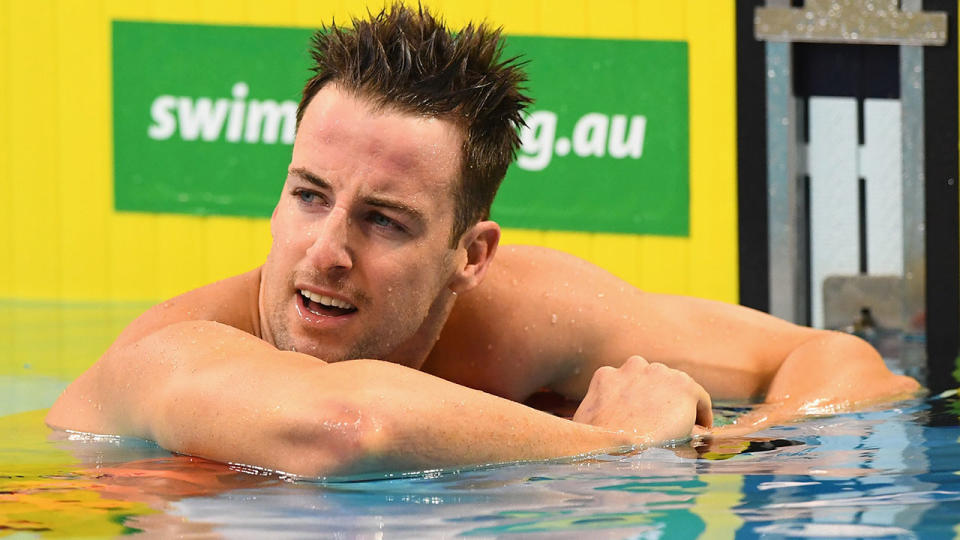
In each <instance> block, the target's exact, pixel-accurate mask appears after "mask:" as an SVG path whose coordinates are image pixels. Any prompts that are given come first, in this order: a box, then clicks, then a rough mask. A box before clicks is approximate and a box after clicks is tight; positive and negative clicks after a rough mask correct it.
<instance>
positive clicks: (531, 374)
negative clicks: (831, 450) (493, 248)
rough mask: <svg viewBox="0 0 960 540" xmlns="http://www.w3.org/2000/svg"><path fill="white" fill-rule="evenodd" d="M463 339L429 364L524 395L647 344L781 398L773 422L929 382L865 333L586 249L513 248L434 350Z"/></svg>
mask: <svg viewBox="0 0 960 540" xmlns="http://www.w3.org/2000/svg"><path fill="white" fill-rule="evenodd" d="M468 329H470V330H468ZM454 350H456V351H460V352H461V353H463V354H465V355H467V356H465V357H462V361H461V362H458V363H444V362H432V361H428V363H427V365H426V366H425V369H428V370H431V371H432V372H434V373H437V374H438V375H440V376H443V377H445V378H449V379H451V380H455V381H462V382H464V384H474V385H476V386H478V387H480V388H484V389H486V390H488V391H491V392H495V393H497V394H500V395H505V396H509V397H511V398H513V399H524V398H525V397H526V396H528V395H530V393H532V392H534V391H536V390H537V389H538V388H541V387H548V388H551V389H553V390H555V391H557V392H559V393H561V394H563V395H564V396H566V397H568V398H570V399H580V398H581V397H582V396H583V395H584V392H586V390H587V388H588V385H589V383H590V380H591V377H592V376H593V374H594V372H595V370H596V369H597V368H598V367H600V366H605V365H606V366H617V365H620V364H621V363H622V362H623V361H624V360H625V359H626V358H628V357H630V356H631V355H640V356H643V357H644V358H646V359H647V360H649V361H651V362H661V363H664V364H666V365H667V366H670V367H673V368H676V369H680V370H682V371H684V372H686V373H688V374H689V375H691V376H692V377H693V378H694V379H695V380H696V381H697V382H699V383H700V384H702V385H703V386H704V388H706V389H707V391H708V392H710V393H711V396H712V397H713V398H714V399H740V400H743V399H758V398H763V399H765V401H766V402H767V403H769V404H771V405H772V404H776V407H767V408H766V409H765V411H766V412H767V413H769V414H767V415H766V416H763V415H760V416H758V417H757V418H754V419H755V420H760V419H762V420H763V421H764V424H768V423H772V422H777V421H784V420H787V419H790V418H793V417H796V416H797V415H799V414H803V413H804V412H805V411H808V410H810V408H811V404H816V406H817V407H825V406H830V405H843V404H850V403H857V402H864V401H869V400H877V399H883V398H888V397H894V396H896V395H898V394H899V395H902V394H904V393H905V392H910V391H914V390H915V389H916V388H917V385H916V382H915V381H913V380H912V379H909V378H906V377H900V376H896V375H893V374H892V373H890V371H889V370H887V369H886V367H885V365H884V363H883V360H882V359H881V358H880V357H879V355H878V354H877V353H876V351H875V350H874V349H873V348H872V347H870V346H869V345H867V344H866V343H865V342H863V341H861V340H859V339H858V338H855V337H853V336H849V335H845V334H838V333H833V332H826V331H822V330H814V329H810V328H805V327H800V326H797V325H794V324H791V323H788V322H785V321H782V320H780V319H777V318H774V317H771V316H769V315H767V314H764V313H761V312H758V311H755V310H751V309H748V308H744V307H741V306H734V305H729V304H724V303H722V302H715V301H709V300H702V299H696V298H688V297H680V296H671V295H663V294H653V293H645V292H642V291H640V290H638V289H636V288H634V287H632V286H631V285H629V284H627V283H626V282H623V281H622V280H620V279H618V278H616V277H615V276H613V275H611V274H609V273H607V272H606V271H604V270H602V269H600V268H598V267H596V266H594V265H592V264H590V263H587V262H585V261H583V260H580V259H577V258H575V257H572V256H570V255H566V254H563V253H560V252H557V251H553V250H548V249H545V248H534V247H526V246H516V247H514V246H510V247H503V248H501V249H500V252H499V253H498V255H497V260H496V261H495V264H494V265H492V266H491V269H490V271H489V274H488V276H487V279H486V281H485V282H484V283H483V284H482V285H480V287H478V288H477V289H476V290H475V291H471V292H470V293H468V294H466V295H464V297H463V298H461V299H460V301H458V304H457V306H456V308H455V309H454V312H453V313H452V314H451V320H450V322H449V323H448V326H447V330H446V331H445V333H444V335H443V336H441V340H440V342H439V343H438V346H437V348H436V349H435V350H434V354H435V355H436V357H437V358H441V357H447V356H449V354H450V353H451V352H452V351H454ZM470 351H483V353H482V354H473V355H472V356H471V355H470ZM484 354H486V355H489V357H490V358H489V360H486V361H485V360H484V359H483V355H484ZM759 425H760V424H757V427H759Z"/></svg>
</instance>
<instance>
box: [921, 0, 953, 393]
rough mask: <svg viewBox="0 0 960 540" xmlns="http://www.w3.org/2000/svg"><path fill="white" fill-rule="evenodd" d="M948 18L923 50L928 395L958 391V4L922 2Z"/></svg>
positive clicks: (937, 0) (950, 0)
mask: <svg viewBox="0 0 960 540" xmlns="http://www.w3.org/2000/svg"><path fill="white" fill-rule="evenodd" d="M923 9H924V11H945V12H947V44H946V46H943V47H924V49H923V90H924V98H923V108H924V119H923V120H924V146H925V147H926V148H925V152H924V153H925V154H926V156H925V176H926V179H925V180H926V187H925V197H924V200H925V204H926V228H925V231H926V256H927V261H926V268H927V279H926V281H927V292H926V302H927V358H928V360H927V368H928V381H927V384H928V386H929V387H930V390H932V391H934V392H940V391H942V390H945V389H947V388H956V387H957V380H956V379H955V378H954V377H953V375H952V374H953V371H954V370H955V369H956V368H957V366H956V358H957V355H958V336H957V334H958V332H960V225H958V221H957V215H958V204H960V200H958V198H957V181H958V178H957V174H958V156H957V152H958V150H957V142H958V140H957V131H958V118H957V116H958V103H957V100H958V96H957V2H956V0H924V2H923Z"/></svg>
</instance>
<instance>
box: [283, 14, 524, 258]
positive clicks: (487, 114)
mask: <svg viewBox="0 0 960 540" xmlns="http://www.w3.org/2000/svg"><path fill="white" fill-rule="evenodd" d="M502 52H503V40H502V39H501V29H500V28H495V29H492V28H490V27H488V26H487V25H486V24H484V23H480V24H473V23H470V24H468V25H467V26H466V27H464V28H462V29H461V30H459V31H457V32H453V31H451V30H450V29H448V28H447V27H446V26H445V25H444V22H443V21H442V20H441V19H438V18H437V17H435V16H433V15H432V14H431V13H430V12H429V11H428V10H427V9H426V8H424V7H422V6H419V7H418V8H417V9H412V8H408V7H406V6H404V5H403V4H401V3H394V4H393V5H391V6H389V7H388V8H384V9H383V10H382V11H380V13H378V14H376V15H373V14H372V13H371V14H369V18H367V19H357V18H354V19H353V20H352V27H347V28H340V27H338V26H337V25H336V22H335V21H331V23H330V26H329V27H323V28H321V29H320V30H318V31H317V32H316V33H315V34H314V35H313V40H312V47H311V54H312V56H313V60H314V62H315V65H314V67H313V68H312V69H313V72H314V75H313V77H312V78H311V79H310V80H309V81H308V82H307V85H306V87H305V88H304V89H303V99H301V101H300V106H299V108H298V109H297V124H298V125H299V123H300V120H301V119H302V118H303V113H304V110H305V109H306V107H307V105H308V104H309V103H310V100H311V99H312V98H313V96H314V95H316V93H317V92H318V91H319V90H320V89H321V88H323V87H324V85H326V84H327V83H330V82H334V83H336V84H337V85H339V86H340V87H342V88H344V89H346V90H350V91H353V92H356V93H357V95H359V96H362V97H364V98H366V99H370V100H372V102H373V103H375V104H377V105H380V106H384V107H391V108H394V109H397V110H399V111H402V112H409V113H411V114H417V115H425V116H430V117H435V118H441V119H447V120H451V121H453V122H454V123H455V124H457V125H458V126H461V128H462V129H463V132H464V135H465V136H464V142H463V162H462V165H461V178H460V180H459V182H458V183H457V185H456V187H455V188H454V196H455V208H456V214H455V221H454V227H453V231H452V232H453V237H452V242H453V243H456V242H457V240H458V239H459V238H460V236H461V235H462V234H463V232H464V231H466V229H467V228H468V227H469V226H470V225H472V224H473V223H476V222H477V221H479V220H483V219H487V218H488V217H489V215H490V205H491V204H493V198H494V196H495V195H496V193H497V189H498V188H499V186H500V182H501V181H502V180H503V177H504V175H506V173H507V167H508V166H509V165H510V163H511V162H512V161H513V160H514V158H515V157H516V153H517V149H518V148H519V146H520V138H519V135H518V132H517V130H518V128H519V127H520V126H522V125H523V118H522V116H521V113H522V111H523V110H524V108H526V106H527V105H529V104H530V103H531V99H530V98H529V97H528V96H527V95H525V94H524V88H523V87H522V86H521V85H522V84H523V83H524V82H525V81H526V80H527V79H526V74H525V73H524V71H523V69H522V67H523V64H524V63H525V62H521V61H519V60H518V58H517V57H512V58H508V59H505V60H501V55H502Z"/></svg>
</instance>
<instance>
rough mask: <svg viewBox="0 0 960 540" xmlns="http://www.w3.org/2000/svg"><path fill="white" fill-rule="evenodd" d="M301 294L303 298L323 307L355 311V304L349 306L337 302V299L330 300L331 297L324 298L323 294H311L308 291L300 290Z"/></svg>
mask: <svg viewBox="0 0 960 540" xmlns="http://www.w3.org/2000/svg"><path fill="white" fill-rule="evenodd" d="M300 294H302V295H303V296H305V297H307V298H309V299H310V300H313V301H314V302H316V303H318V304H320V305H322V306H326V307H335V308H340V309H355V306H354V305H353V304H348V303H347V302H344V301H343V300H337V299H336V298H330V297H329V296H324V295H322V294H317V293H314V292H310V291H308V290H306V289H300Z"/></svg>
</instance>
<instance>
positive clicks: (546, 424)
mask: <svg viewBox="0 0 960 540" xmlns="http://www.w3.org/2000/svg"><path fill="white" fill-rule="evenodd" d="M461 143H462V134H461V133H460V131H459V129H458V128H457V126H455V125H454V124H452V123H450V122H448V121H445V120H438V119H430V118H423V117H419V116H415V115H411V114H406V113H402V112H399V111H396V110H393V109H390V108H386V109H384V108H379V107H376V106H375V105H374V104H372V103H371V102H370V101H369V100H366V99H364V98H363V97H360V96H356V95H353V94H350V93H347V92H343V91H341V90H340V89H339V88H338V87H336V86H328V87H325V88H324V89H322V90H321V91H320V92H319V93H318V94H317V95H316V96H315V97H314V99H313V100H312V102H311V103H310V105H309V106H308V107H307V109H306V113H305V115H304V118H303V122H302V123H301V125H300V130H299V132H298V135H297V139H296V141H295V144H294V151H293V158H292V160H291V164H290V168H289V169H288V172H287V178H286V181H285V184H284V187H283V191H282V194H281V196H280V200H279V202H278V204H277V207H276V209H275V211H274V214H273V217H272V218H271V232H272V235H273V245H272V248H271V252H270V255H269V257H268V259H267V261H266V263H265V264H264V265H263V266H262V267H261V268H257V269H254V270H252V271H250V272H247V273H245V274H241V275H238V276H235V277H232V278H229V279H226V280H224V281H221V282H217V283H214V284H211V285H208V286H205V287H201V288H199V289H196V290H194V291H191V292H188V293H186V294H183V295H181V296H179V297H177V298H174V299H171V300H169V301H168V302H164V303H163V304H160V305H158V306H155V307H154V308H151V309H150V310H149V311H147V312H146V313H145V314H144V315H142V316H141V317H140V318H138V319H137V320H136V321H134V322H133V323H131V324H130V326H128V327H127V328H126V329H125V330H124V331H123V333H122V334H121V335H120V336H119V337H118V338H117V340H116V341H115V342H114V344H113V345H112V346H111V347H110V349H109V350H108V351H107V352H106V353H105V354H104V355H103V357H101V359H100V360H99V361H98V362H97V363H96V364H95V365H94V366H93V367H91V369H89V370H88V371H87V372H86V373H84V374H83V375H82V376H81V377H80V378H78V379H77V380H76V381H74V383H73V384H71V385H70V387H69V388H68V389H67V390H66V391H65V392H64V394H63V395H62V396H61V397H60V399H58V401H57V403H56V404H54V407H53V408H52V409H51V411H50V413H49V415H48V416H47V423H48V424H49V425H51V426H53V427H57V428H68V429H74V430H79V431H88V432H94V433H104V434H122V435H131V436H136V437H142V438H145V439H151V440H155V441H157V442H158V443H159V444H160V445H161V446H163V447H165V448H168V449H172V450H175V451H178V452H181V453H186V454H191V455H196V456H202V457H207V458H210V459H214V460H219V461H230V462H239V463H246V464H251V465H257V466H261V467H267V468H274V469H279V470H283V471H287V472H293V473H299V474H306V475H310V476H326V475H334V476H336V475H350V474H365V473H371V472H377V471H398V470H418V469H421V468H434V467H443V466H454V465H463V464H477V463H491V462H498V461H510V460H516V459H543V458H548V457H559V456H569V455H574V454H578V453H582V452H589V451H595V450H600V449H610V448H617V447H620V446H624V445H636V444H649V443H656V442H662V441H666V440H670V439H675V438H682V437H687V436H689V435H690V433H691V432H692V431H693V430H694V429H695V426H696V425H697V424H700V425H702V426H709V425H710V423H711V415H710V407H709V405H710V396H709V395H707V393H706V391H710V392H711V393H714V394H715V395H716V396H717V397H721V398H725V399H747V398H759V397H761V396H765V399H766V401H767V403H766V404H765V405H764V406H762V407H758V408H757V409H756V410H754V411H753V413H751V414H752V415H753V416H750V417H749V418H745V419H744V422H742V423H740V424H739V425H735V426H734V428H736V429H739V430H741V431H746V432H749V431H752V430H756V429H759V428H761V427H764V426H766V425H770V424H772V423H778V422H783V421H788V420H790V419H792V418H796V417H798V416H801V415H803V414H808V411H810V410H811V408H810V407H811V405H812V404H814V405H816V406H817V407H822V406H831V407H832V406H836V407H841V408H842V407H849V406H857V405H858V404H862V403H866V402H871V401H877V400H883V399H890V398H893V397H898V396H903V395H904V394H909V393H910V392H913V391H915V390H916V388H917V384H916V381H913V380H912V379H909V378H905V377H900V376H896V375H893V374H892V373H890V372H889V370H887V369H886V367H885V366H884V363H883V360H882V359H881V358H880V357H879V355H877V353H876V351H874V350H873V349H872V348H871V347H870V346H869V345H867V344H866V343H864V342H862V341H861V340H858V339H856V338H853V337H851V336H847V335H841V334H836V333H830V332H824V331H821V330H813V329H809V328H803V327H799V326H796V325H793V324H790V323H787V322H785V321H782V320H779V319H775V318H773V317H770V316H769V315H766V314H763V313H760V312H756V311H753V310H749V309H746V308H742V307H739V306H733V305H729V304H724V303H721V302H715V301H709V300H700V299H694V298H686V297H679V296H670V295H662V294H652V293H646V292H643V291H640V290H638V289H636V288H634V287H632V286H631V285H629V284H627V283H625V282H624V281H622V280H620V279H618V278H616V277H614V276H613V275H611V274H609V273H607V272H605V271H604V270H602V269H600V268H598V267H596V266H594V265H592V264H590V263H587V262H586V261H583V260H581V259H577V258H576V257H572V256H570V255H565V254H563V253H560V252H557V251H553V250H549V249H545V248H536V247H529V246H527V247H523V246H517V247H509V248H506V249H500V250H499V253H498V248H497V246H498V243H499V238H500V230H499V227H498V226H497V224H496V223H493V222H491V221H480V222H478V223H475V224H473V225H472V226H470V227H469V228H468V229H467V231H466V232H464V234H463V235H462V236H461V237H460V238H458V239H457V242H456V243H455V244H454V245H452V246H451V243H450V237H451V227H452V224H453V211H454V207H453V200H454V196H453V191H452V189H453V186H454V182H455V181H456V178H457V177H458V171H459V168H460V162H459V159H460V148H461ZM495 254H497V257H496V261H495V262H494V255H495ZM637 355H642V356H643V358H641V357H640V356H637ZM409 368H413V369H409ZM701 385H702V386H701ZM540 389H547V390H550V391H553V392H556V393H558V394H560V395H562V396H563V397H565V398H567V399H570V400H575V401H577V402H579V403H580V405H579V407H578V408H577V410H576V412H575V414H574V416H573V419H574V421H569V420H565V419H561V418H557V417H554V416H551V415H547V414H544V413H542V412H540V411H537V410H534V409H532V408H530V407H525V406H523V405H521V404H520V403H521V402H523V401H524V400H526V399H527V398H529V397H530V396H531V395H532V394H534V393H535V392H537V391H538V390H540ZM705 389H706V390H705Z"/></svg>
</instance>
